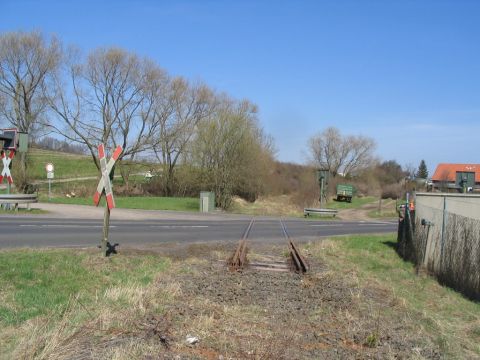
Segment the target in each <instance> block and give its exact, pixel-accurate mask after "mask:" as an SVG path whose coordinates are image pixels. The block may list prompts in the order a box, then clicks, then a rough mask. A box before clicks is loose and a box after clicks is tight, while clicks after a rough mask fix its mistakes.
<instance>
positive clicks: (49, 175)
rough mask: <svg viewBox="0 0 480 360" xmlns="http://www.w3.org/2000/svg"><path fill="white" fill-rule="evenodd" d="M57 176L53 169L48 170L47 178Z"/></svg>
mask: <svg viewBox="0 0 480 360" xmlns="http://www.w3.org/2000/svg"><path fill="white" fill-rule="evenodd" d="M53 178H55V174H54V173H53V172H52V171H49V172H47V179H53Z"/></svg>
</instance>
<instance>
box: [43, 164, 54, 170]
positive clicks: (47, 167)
mask: <svg viewBox="0 0 480 360" xmlns="http://www.w3.org/2000/svg"><path fill="white" fill-rule="evenodd" d="M53 169H54V167H53V164H52V163H48V164H47V165H45V170H47V172H53Z"/></svg>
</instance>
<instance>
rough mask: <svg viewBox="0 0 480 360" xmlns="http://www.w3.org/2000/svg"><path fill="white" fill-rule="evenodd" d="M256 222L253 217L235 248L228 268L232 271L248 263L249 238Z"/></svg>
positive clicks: (238, 269) (239, 269)
mask: <svg viewBox="0 0 480 360" xmlns="http://www.w3.org/2000/svg"><path fill="white" fill-rule="evenodd" d="M254 222H255V218H252V220H250V223H249V224H248V227H247V229H246V230H245V232H244V233H243V236H242V238H241V239H240V241H239V242H238V246H237V249H236V250H235V253H234V254H233V256H232V257H231V258H230V259H228V261H227V264H228V269H229V270H230V271H241V270H243V268H244V267H245V266H246V265H247V251H248V248H247V239H248V235H249V234H250V230H251V229H252V227H253V223H254Z"/></svg>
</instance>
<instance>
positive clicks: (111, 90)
mask: <svg viewBox="0 0 480 360" xmlns="http://www.w3.org/2000/svg"><path fill="white" fill-rule="evenodd" d="M78 59H81V57H80V56H79V53H78V51H70V52H69V54H68V56H67V57H66V61H65V66H64V68H63V71H62V72H58V73H57V75H56V76H55V78H54V88H55V93H54V96H52V97H50V101H49V105H50V108H51V110H52V111H53V113H54V114H56V115H57V117H58V118H59V119H60V120H61V121H59V122H56V123H52V124H51V125H50V126H51V127H52V128H53V129H54V130H55V131H56V132H58V133H60V134H62V135H63V136H65V137H66V138H67V139H69V140H71V141H74V142H78V143H81V144H85V145H86V147H87V148H88V150H89V151H90V154H91V156H92V158H93V160H94V161H95V164H96V166H97V168H100V165H99V159H98V156H97V146H98V144H100V143H103V144H106V146H107V147H110V148H111V149H113V148H115V147H116V146H117V145H121V146H122V148H123V152H122V154H121V155H120V158H119V160H122V159H125V158H129V159H131V160H133V158H134V156H135V155H136V154H138V153H139V152H141V151H144V150H147V149H148V148H149V147H150V146H151V145H150V144H151V142H152V137H153V134H154V130H155V123H154V121H153V119H152V114H153V107H154V105H155V98H156V97H157V96H158V89H159V86H158V84H159V83H161V82H162V81H163V78H164V77H165V73H164V72H163V70H161V69H160V68H158V67H157V66H156V65H155V64H154V63H153V62H151V61H149V60H147V59H140V58H138V57H137V56H136V55H135V54H132V53H129V52H127V51H125V50H122V49H118V48H101V49H97V50H95V51H93V52H92V53H90V55H89V56H88V58H87V59H86V61H78Z"/></svg>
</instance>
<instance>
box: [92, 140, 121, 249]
mask: <svg viewBox="0 0 480 360" xmlns="http://www.w3.org/2000/svg"><path fill="white" fill-rule="evenodd" d="M122 151H123V149H122V147H121V146H120V145H119V146H117V148H116V149H115V152H114V153H113V155H112V157H111V158H110V160H109V161H108V163H107V159H106V157H105V146H104V145H103V144H100V145H99V146H98V157H99V159H100V168H101V169H100V170H101V173H102V177H101V178H100V181H99V182H98V186H97V191H96V192H95V195H94V196H93V202H94V204H95V206H98V204H99V203H100V199H101V197H102V195H103V194H105V198H106V200H107V204H106V206H105V215H104V218H103V239H102V244H101V248H102V253H103V254H104V255H105V256H108V255H109V254H110V252H109V251H112V250H111V248H112V247H111V246H109V243H108V230H109V226H110V210H112V209H113V208H114V207H115V199H114V198H113V189H112V183H111V179H110V173H111V172H112V169H113V166H114V165H115V162H116V161H117V159H118V157H119V156H120V154H121V153H122ZM114 251H115V249H113V251H112V252H114Z"/></svg>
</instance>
